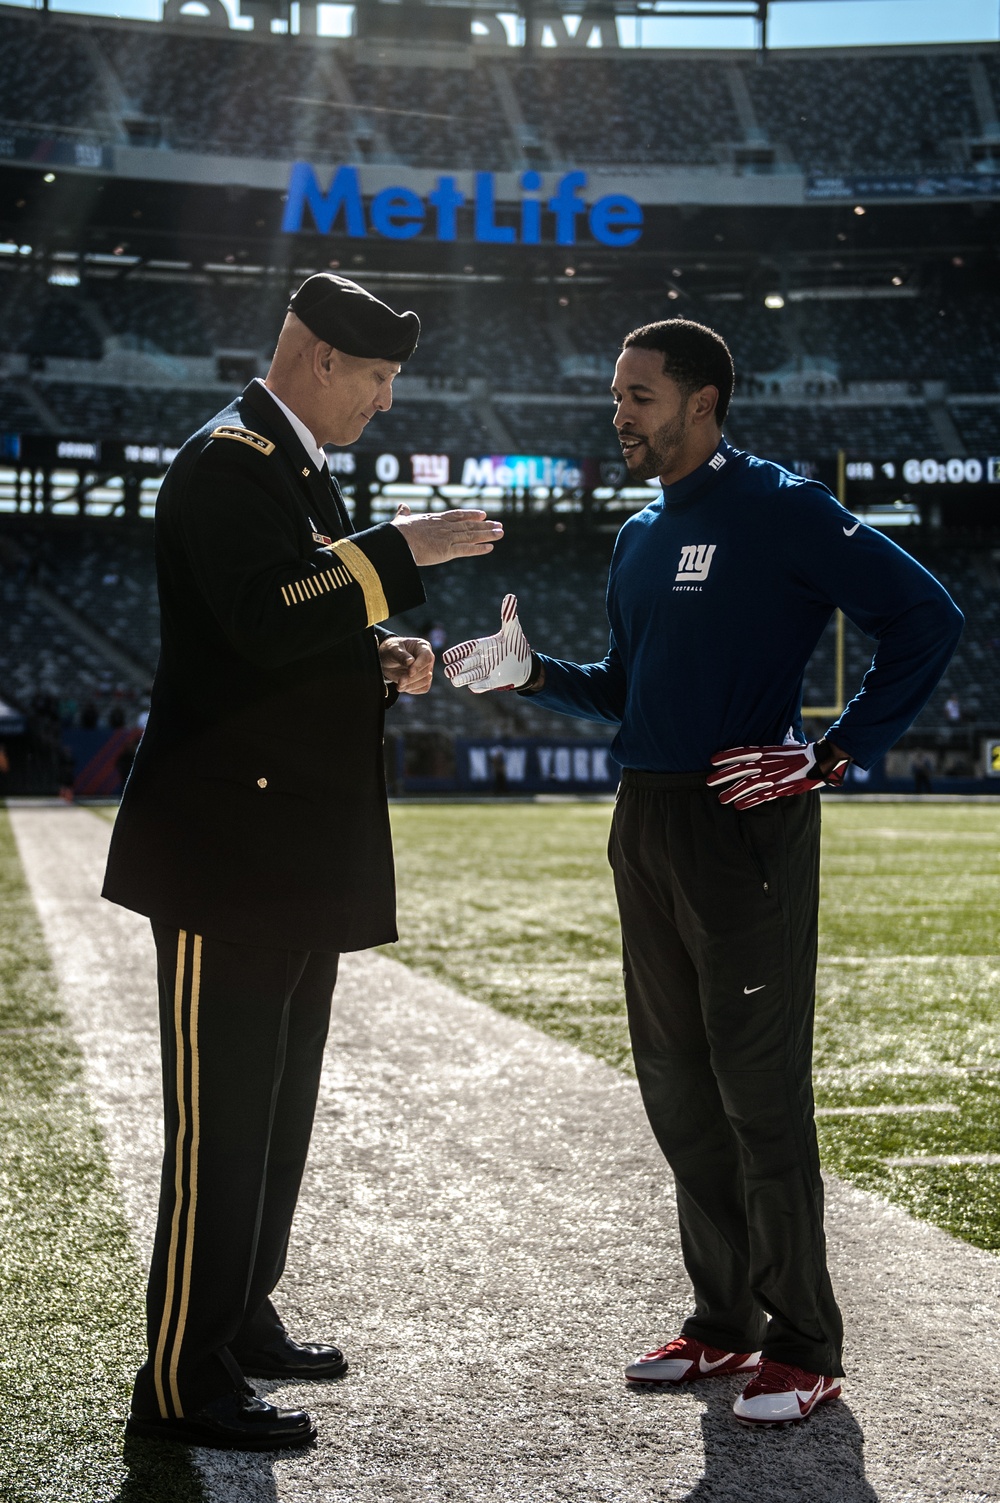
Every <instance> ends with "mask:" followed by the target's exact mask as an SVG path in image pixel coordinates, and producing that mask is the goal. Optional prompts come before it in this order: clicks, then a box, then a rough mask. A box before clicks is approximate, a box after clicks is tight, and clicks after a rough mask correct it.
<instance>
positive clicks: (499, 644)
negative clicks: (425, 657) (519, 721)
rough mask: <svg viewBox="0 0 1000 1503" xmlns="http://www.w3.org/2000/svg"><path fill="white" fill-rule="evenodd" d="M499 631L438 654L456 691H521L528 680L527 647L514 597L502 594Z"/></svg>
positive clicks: (482, 692)
mask: <svg viewBox="0 0 1000 1503" xmlns="http://www.w3.org/2000/svg"><path fill="white" fill-rule="evenodd" d="M500 623H501V625H500V630H499V631H498V632H497V633H496V635H495V636H493V637H473V638H472V640H471V641H469V642H459V643H458V645H457V647H449V648H448V650H447V652H445V653H443V654H442V657H441V661H442V663H443V664H444V671H445V673H446V674H447V676H448V678H449V679H450V680H451V682H452V683H453V684H454V685H455V688H456V689H461V688H463V687H465V688H469V689H471V690H472V692H473V694H486V693H488V692H489V690H491V689H523V688H524V686H525V684H526V683H527V682H528V680H529V678H530V677H531V648H530V647H529V646H528V639H527V637H526V636H525V635H524V632H523V631H522V630H521V623H520V621H519V620H518V619H517V596H516V595H505V596H504V598H503V605H502V606H501V607H500Z"/></svg>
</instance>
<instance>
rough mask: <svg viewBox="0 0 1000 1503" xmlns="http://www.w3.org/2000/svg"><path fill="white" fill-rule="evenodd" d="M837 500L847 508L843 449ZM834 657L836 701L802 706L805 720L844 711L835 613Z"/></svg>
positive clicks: (840, 621) (840, 617)
mask: <svg viewBox="0 0 1000 1503" xmlns="http://www.w3.org/2000/svg"><path fill="white" fill-rule="evenodd" d="M837 500H838V501H839V502H840V504H841V506H844V507H846V506H847V455H846V453H845V452H844V450H843V449H838V450H837ZM833 620H834V631H835V639H834V656H833V696H834V700H835V701H836V702H835V703H834V704H830V705H803V706H802V714H803V716H804V717H805V718H807V719H809V718H812V719H814V720H824V719H827V718H830V719H834V720H835V719H836V718H837V716H838V715H840V714H841V713H842V712H843V709H844V613H843V611H839V610H838V611H837V612H836V613H835V614H834V618H833Z"/></svg>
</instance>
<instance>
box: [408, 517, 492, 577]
mask: <svg viewBox="0 0 1000 1503" xmlns="http://www.w3.org/2000/svg"><path fill="white" fill-rule="evenodd" d="M392 526H393V527H398V528H399V530H400V532H401V533H402V534H403V536H404V538H405V539H406V541H407V543H408V544H409V548H410V552H411V553H412V554H413V559H414V562H415V563H417V564H419V565H420V566H421V568H423V567H425V566H426V565H428V564H446V563H447V562H448V561H449V559H453V558H473V557H475V555H476V554H479V553H492V552H493V544H494V543H498V542H499V541H500V539H501V538H502V537H503V524H502V523H501V522H497V521H495V520H492V519H491V518H489V517H487V515H486V513H485V512H484V511H471V510H470V511H427V512H418V513H417V515H416V516H414V515H413V514H412V513H411V511H410V508H409V507H408V506H407V505H406V503H405V502H404V503H403V504H402V505H401V506H400V507H399V508H398V509H397V511H396V515H395V516H394V517H393V519H392Z"/></svg>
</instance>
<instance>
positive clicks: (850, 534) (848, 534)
mask: <svg viewBox="0 0 1000 1503" xmlns="http://www.w3.org/2000/svg"><path fill="white" fill-rule="evenodd" d="M860 526H861V523H860V522H855V524H854V526H853V527H845V528H844V536H845V538H852V537H853V536H854V534H855V533H856V532H857V530H858V528H859V527H860Z"/></svg>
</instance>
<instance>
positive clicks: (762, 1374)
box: [733, 1358, 843, 1425]
mask: <svg viewBox="0 0 1000 1503" xmlns="http://www.w3.org/2000/svg"><path fill="white" fill-rule="evenodd" d="M842 1389H843V1380H842V1379H841V1378H824V1377H822V1376H821V1375H820V1374H819V1373H807V1372H806V1371H805V1369H804V1368H801V1367H790V1366H789V1365H788V1363H786V1362H769V1361H768V1360H767V1358H765V1359H764V1361H763V1362H762V1363H761V1364H760V1367H759V1368H758V1369H757V1371H756V1373H755V1374H754V1376H753V1377H752V1378H751V1379H750V1382H749V1383H748V1384H747V1386H746V1388H744V1390H743V1392H742V1393H741V1394H740V1396H739V1398H738V1399H737V1400H736V1403H735V1404H734V1405H733V1413H734V1414H735V1416H736V1418H737V1419H738V1420H743V1422H744V1423H745V1424H748V1425H789V1424H795V1423H797V1422H798V1421H799V1420H804V1419H808V1417H809V1415H810V1414H812V1412H813V1410H814V1409H815V1408H816V1406H817V1404H828V1403H829V1402H830V1400H831V1399H839V1398H840V1395H841V1391H842Z"/></svg>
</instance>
